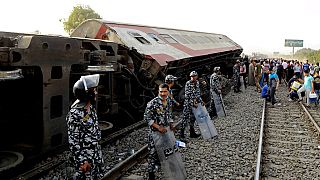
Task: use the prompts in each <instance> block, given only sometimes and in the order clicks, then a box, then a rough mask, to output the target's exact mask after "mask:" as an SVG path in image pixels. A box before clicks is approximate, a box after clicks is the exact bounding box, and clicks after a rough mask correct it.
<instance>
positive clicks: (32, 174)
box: [13, 120, 145, 180]
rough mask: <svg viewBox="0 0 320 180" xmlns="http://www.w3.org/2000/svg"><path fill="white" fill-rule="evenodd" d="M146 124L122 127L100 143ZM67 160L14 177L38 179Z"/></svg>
mask: <svg viewBox="0 0 320 180" xmlns="http://www.w3.org/2000/svg"><path fill="white" fill-rule="evenodd" d="M144 124H145V121H144V120H141V121H139V122H137V123H135V124H132V125H130V126H128V127H126V128H124V129H121V130H119V131H117V132H114V133H112V134H110V135H109V136H108V137H106V138H103V139H102V140H101V142H100V144H101V145H102V146H104V145H106V144H107V143H110V142H112V141H114V140H116V139H118V138H120V136H122V135H124V134H126V133H128V132H130V131H132V130H134V129H136V128H139V127H141V126H142V125H144ZM65 162H66V160H65V159H60V160H55V161H50V162H47V163H45V164H44V165H42V166H39V167H35V168H33V169H30V170H28V171H27V172H24V173H22V174H19V175H16V176H15V177H13V179H26V180H27V179H37V178H39V177H41V176H43V175H45V174H46V173H48V172H49V171H50V170H52V169H54V168H56V167H58V166H60V165H61V164H63V163H65Z"/></svg>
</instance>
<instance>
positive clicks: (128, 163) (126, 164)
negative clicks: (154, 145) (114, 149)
mask: <svg viewBox="0 0 320 180" xmlns="http://www.w3.org/2000/svg"><path fill="white" fill-rule="evenodd" d="M147 155H148V145H144V146H143V147H142V148H141V149H140V150H139V151H137V152H136V153H134V154H133V155H131V156H130V157H128V158H127V159H125V160H124V161H122V162H121V163H119V164H117V165H116V166H115V167H113V168H112V169H111V170H110V171H109V172H108V173H107V174H106V175H105V176H104V177H103V178H102V179H103V180H110V179H118V178H119V177H121V176H122V174H123V173H124V172H126V171H128V170H129V169H130V168H131V167H133V166H134V165H135V164H137V163H138V162H140V160H142V159H144V158H145V157H146V156H147Z"/></svg>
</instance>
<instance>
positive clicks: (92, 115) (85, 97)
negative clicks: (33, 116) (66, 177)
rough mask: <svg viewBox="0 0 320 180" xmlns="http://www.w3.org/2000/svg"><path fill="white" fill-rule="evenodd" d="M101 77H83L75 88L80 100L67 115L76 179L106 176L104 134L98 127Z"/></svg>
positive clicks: (75, 93) (76, 95)
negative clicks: (103, 157)
mask: <svg viewBox="0 0 320 180" xmlns="http://www.w3.org/2000/svg"><path fill="white" fill-rule="evenodd" d="M98 83H99V75H87V76H82V77H81V78H80V80H78V81H77V82H76V83H75V84H74V86H73V93H74V95H75V97H76V98H77V100H76V101H75V102H74V103H73V105H72V106H71V109H70V111H69V114H68V115H67V118H66V120H67V126H68V136H69V145H70V150H71V154H72V157H73V159H74V164H75V171H76V172H75V174H74V177H73V178H74V179H100V178H102V176H103V174H102V173H103V169H102V168H103V159H102V152H101V146H100V144H99V141H100V139H101V131H100V129H99V126H98V117H97V112H96V109H95V107H94V105H95V101H96V87H97V86H98Z"/></svg>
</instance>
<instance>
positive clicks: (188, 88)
mask: <svg viewBox="0 0 320 180" xmlns="http://www.w3.org/2000/svg"><path fill="white" fill-rule="evenodd" d="M190 78H191V80H189V81H187V83H186V85H185V92H184V93H185V94H184V104H183V119H182V123H181V129H180V139H181V140H182V141H184V140H185V134H184V131H185V128H186V125H187V123H189V126H190V137H191V138H197V137H199V136H200V134H196V132H195V129H194V122H195V120H196V119H195V117H194V115H193V112H192V107H197V106H198V104H199V103H201V104H202V105H204V102H203V101H202V99H201V93H200V84H199V81H198V80H197V78H198V73H197V72H196V71H192V72H191V73H190Z"/></svg>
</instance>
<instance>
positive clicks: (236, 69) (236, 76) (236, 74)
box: [233, 60, 240, 93]
mask: <svg viewBox="0 0 320 180" xmlns="http://www.w3.org/2000/svg"><path fill="white" fill-rule="evenodd" d="M233 90H234V92H235V93H237V92H240V60H237V61H236V64H235V65H234V66H233Z"/></svg>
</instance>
